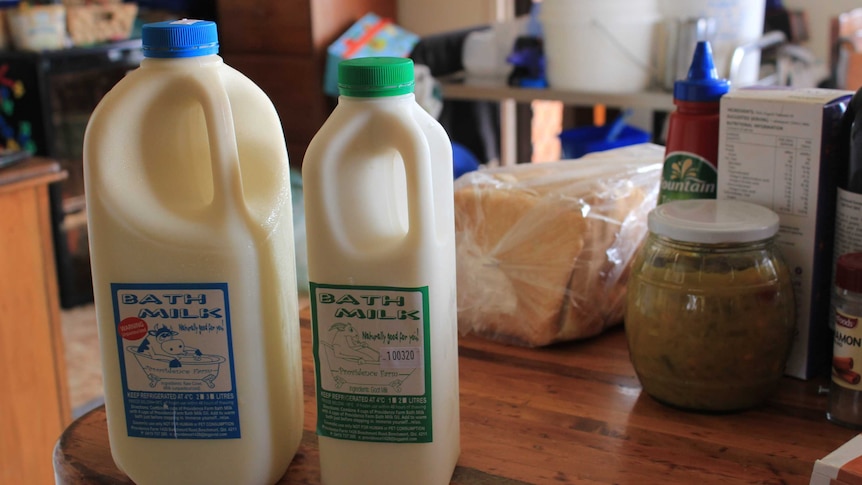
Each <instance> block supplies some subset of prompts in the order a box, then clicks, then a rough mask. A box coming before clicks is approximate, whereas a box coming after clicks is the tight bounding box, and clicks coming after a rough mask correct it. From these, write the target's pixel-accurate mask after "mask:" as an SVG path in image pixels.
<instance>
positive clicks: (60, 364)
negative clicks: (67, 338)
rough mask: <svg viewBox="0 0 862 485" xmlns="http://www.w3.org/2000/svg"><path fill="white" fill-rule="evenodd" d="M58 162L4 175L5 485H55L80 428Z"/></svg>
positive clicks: (0, 199)
mask: <svg viewBox="0 0 862 485" xmlns="http://www.w3.org/2000/svg"><path fill="white" fill-rule="evenodd" d="M64 177H65V173H64V172H63V171H62V170H61V169H60V165H59V164H58V163H57V162H54V161H51V160H47V159H41V158H32V159H30V160H27V161H25V162H22V163H21V164H19V165H15V166H10V167H7V168H4V169H0V389H2V392H0V483H4V484H5V483H8V484H18V483H20V484H28V485H48V484H51V483H54V474H53V472H52V470H51V451H52V449H53V447H54V443H55V442H56V441H57V437H58V436H60V433H62V432H63V429H64V428H65V427H66V426H67V425H68V424H69V423H70V422H71V421H72V413H71V409H70V405H69V396H68V390H67V380H66V366H65V360H64V359H65V355H64V351H63V334H62V328H61V325H60V305H59V300H58V293H57V274H56V272H55V270H54V249H53V245H52V236H51V219H50V205H49V200H48V186H49V184H52V183H55V182H58V181H60V180H62V179H63V178H64Z"/></svg>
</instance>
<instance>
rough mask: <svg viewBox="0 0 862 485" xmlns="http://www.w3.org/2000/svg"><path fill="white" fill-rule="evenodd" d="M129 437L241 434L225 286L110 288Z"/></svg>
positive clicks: (143, 285)
mask: <svg viewBox="0 0 862 485" xmlns="http://www.w3.org/2000/svg"><path fill="white" fill-rule="evenodd" d="M111 293H112V295H113V301H114V323H115V328H116V332H117V350H118V351H119V356H120V359H119V365H120V377H121V378H122V383H123V401H124V403H125V408H126V426H127V432H128V435H129V436H131V437H136V438H168V439H229V438H239V437H240V426H239V410H238V408H237V395H236V376H235V375H234V361H233V345H232V340H231V325H230V308H229V305H228V291H227V284H226V283H189V284H186V283H181V284H137V283H136V284H123V283H113V284H111Z"/></svg>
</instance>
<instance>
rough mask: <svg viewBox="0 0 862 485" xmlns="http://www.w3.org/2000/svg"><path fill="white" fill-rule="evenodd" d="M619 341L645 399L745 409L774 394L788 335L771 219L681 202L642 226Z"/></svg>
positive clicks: (791, 312)
mask: <svg viewBox="0 0 862 485" xmlns="http://www.w3.org/2000/svg"><path fill="white" fill-rule="evenodd" d="M648 226H649V231H650V232H649V235H648V236H647V239H646V241H645V242H644V246H643V247H642V248H641V250H640V251H639V253H638V256H637V258H636V259H635V261H634V263H633V266H632V275H631V277H630V279H629V283H628V293H627V305H626V315H625V331H626V337H627V339H628V346H629V353H630V356H631V360H632V365H633V366H634V368H635V371H636V372H637V375H638V378H639V379H640V382H641V384H642V385H643V388H644V391H646V393H647V394H649V395H650V396H652V397H653V398H654V399H656V400H658V401H660V402H662V403H665V404H668V405H671V406H674V407H678V408H683V409H689V410H697V411H713V412H728V411H737V410H742V409H746V408H750V407H753V406H755V405H757V404H759V403H761V402H762V401H763V400H765V399H766V398H767V397H768V396H769V395H770V394H771V393H772V392H773V391H774V390H775V389H776V387H777V386H778V384H779V382H780V380H781V377H782V375H783V374H784V366H785V362H786V360H787V357H788V354H789V352H790V345H791V342H792V340H793V335H794V332H795V328H796V327H795V305H794V300H793V288H792V285H791V282H790V274H789V273H788V270H787V267H786V265H785V263H784V262H783V260H782V259H781V257H780V255H779V253H778V251H777V249H776V247H775V234H776V232H777V231H778V215H777V214H775V212H773V211H771V210H769V209H767V208H765V207H762V206H759V205H755V204H751V203H747V202H741V201H734V200H682V201H674V202H669V203H666V204H662V205H660V206H658V207H656V208H655V209H654V210H653V211H652V212H650V214H649V216H648Z"/></svg>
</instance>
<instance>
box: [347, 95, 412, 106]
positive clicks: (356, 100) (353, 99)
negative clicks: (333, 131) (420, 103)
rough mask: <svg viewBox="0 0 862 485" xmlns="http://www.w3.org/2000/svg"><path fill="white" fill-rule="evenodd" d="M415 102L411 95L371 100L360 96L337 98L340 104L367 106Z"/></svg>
mask: <svg viewBox="0 0 862 485" xmlns="http://www.w3.org/2000/svg"><path fill="white" fill-rule="evenodd" d="M415 100H416V96H415V95H414V94H413V93H407V94H400V95H398V96H378V97H373V98H365V97H360V96H345V95H343V94H342V95H341V96H339V97H338V102H339V104H340V103H369V104H385V103H411V102H413V101H415Z"/></svg>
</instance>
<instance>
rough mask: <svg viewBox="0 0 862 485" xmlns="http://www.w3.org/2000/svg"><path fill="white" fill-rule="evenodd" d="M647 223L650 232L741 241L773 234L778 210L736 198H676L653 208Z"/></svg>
mask: <svg viewBox="0 0 862 485" xmlns="http://www.w3.org/2000/svg"><path fill="white" fill-rule="evenodd" d="M647 224H648V227H649V230H650V232H652V233H653V234H657V235H659V236H664V237H667V238H670V239H674V240H677V241H683V242H692V243H707V244H719V243H744V242H753V241H761V240H763V239H768V238H770V237H773V236H775V233H777V232H778V214H776V213H775V212H773V211H772V210H770V209H768V208H766V207H763V206H760V205H757V204H752V203H750V202H742V201H739V200H714V199H692V200H678V201H673V202H668V203H665V204H662V205H660V206H658V207H656V208H655V209H653V210H652V211H651V212H650V213H649V216H648V217H647Z"/></svg>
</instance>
